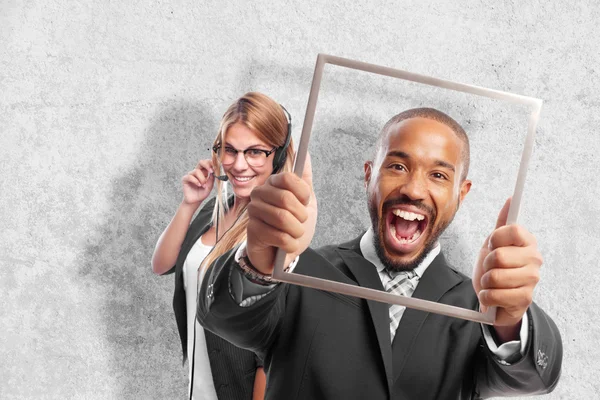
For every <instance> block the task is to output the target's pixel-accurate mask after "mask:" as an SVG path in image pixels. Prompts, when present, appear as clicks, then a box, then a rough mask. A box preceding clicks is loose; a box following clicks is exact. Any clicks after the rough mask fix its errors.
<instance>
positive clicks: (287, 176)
mask: <svg viewBox="0 0 600 400" xmlns="http://www.w3.org/2000/svg"><path fill="white" fill-rule="evenodd" d="M248 217H249V220H248V228H247V247H246V251H247V253H248V258H249V259H250V262H251V263H252V265H253V266H254V267H255V268H256V269H257V270H259V271H260V272H262V273H263V274H272V273H273V267H274V262H275V254H276V252H277V248H281V249H283V250H284V251H285V252H286V253H288V256H287V257H286V265H288V264H289V263H290V262H291V261H292V260H293V259H294V258H295V257H296V256H297V255H299V254H300V253H302V252H303V251H304V250H306V248H307V247H308V245H309V244H310V242H311V240H312V238H313V236H314V233H315V225H316V223H317V199H316V197H315V194H314V191H313V187H312V168H311V163H310V156H309V155H307V157H306V163H305V165H304V172H303V174H302V178H299V177H298V176H296V175H295V174H294V173H292V172H286V173H281V174H276V175H272V176H270V177H269V179H267V181H266V182H265V184H264V185H262V186H259V187H257V188H255V189H254V190H253V191H252V194H251V195H250V204H249V205H248Z"/></svg>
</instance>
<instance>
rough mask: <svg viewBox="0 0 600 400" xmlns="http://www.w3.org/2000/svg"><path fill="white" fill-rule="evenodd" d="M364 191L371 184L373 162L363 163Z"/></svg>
mask: <svg viewBox="0 0 600 400" xmlns="http://www.w3.org/2000/svg"><path fill="white" fill-rule="evenodd" d="M364 168H365V189H366V188H368V187H369V183H370V182H371V173H372V172H373V161H366V162H365V167H364Z"/></svg>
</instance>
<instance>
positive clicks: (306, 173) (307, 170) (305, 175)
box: [302, 152, 313, 189]
mask: <svg viewBox="0 0 600 400" xmlns="http://www.w3.org/2000/svg"><path fill="white" fill-rule="evenodd" d="M312 178H313V173H312V163H311V160H310V153H308V152H307V153H306V159H305V160H304V169H303V170H302V180H304V182H306V183H308V184H309V185H310V188H311V189H312V187H313V181H312Z"/></svg>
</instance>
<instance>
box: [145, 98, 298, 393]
mask: <svg viewBox="0 0 600 400" xmlns="http://www.w3.org/2000/svg"><path fill="white" fill-rule="evenodd" d="M290 124H291V119H290V116H289V114H287V111H285V109H284V108H283V107H282V106H281V105H279V104H278V103H277V102H275V101H274V100H273V99H271V98H270V97H268V96H266V95H264V94H261V93H256V92H251V93H247V94H245V95H244V96H242V97H240V98H239V99H238V100H237V101H235V102H234V103H233V104H232V105H231V106H230V107H229V108H228V109H227V111H226V112H225V114H224V115H223V119H222V121H221V126H220V128H219V132H218V134H217V136H216V138H215V141H214V144H213V154H212V158H211V159H205V160H201V161H200V162H199V163H198V165H197V166H196V168H194V170H193V171H190V172H189V173H188V174H187V175H185V176H184V177H183V179H182V181H183V200H182V202H181V204H180V205H179V207H178V209H177V212H176V213H175V216H174V217H173V219H172V220H171V222H170V223H169V225H168V226H167V228H166V229H165V231H164V232H163V233H162V235H161V236H160V238H159V239H158V242H157V244H156V248H155V250H154V254H153V256H152V268H153V270H154V272H155V273H157V274H160V275H164V274H168V273H173V272H174V273H175V294H174V296H173V308H174V311H175V319H176V321H177V327H178V329H179V336H180V338H181V344H182V347H183V356H184V360H185V359H186V358H187V359H188V361H189V366H190V368H189V370H190V372H189V378H190V385H189V389H190V397H193V398H194V399H197V400H198V399H211V400H212V399H219V400H234V399H235V400H237V399H240V400H242V399H244V400H247V399H263V397H264V391H265V380H266V379H265V375H264V372H263V368H262V362H261V360H260V359H258V358H257V357H256V356H255V355H254V353H252V352H250V351H247V350H243V349H239V348H237V347H235V346H233V345H232V344H230V343H229V342H227V341H225V340H223V339H221V338H219V337H218V336H216V335H214V334H212V333H211V332H209V331H204V329H203V328H202V327H201V326H200V325H199V324H198V323H197V322H196V297H197V290H198V283H199V282H201V281H202V278H203V276H204V274H205V273H206V266H209V265H210V264H211V263H212V261H214V260H215V259H216V258H217V257H219V256H220V255H222V254H223V253H225V252H227V251H228V250H231V249H232V248H234V247H235V246H237V245H238V244H240V243H241V242H242V241H244V240H245V239H246V237H245V235H246V226H247V224H248V216H247V212H246V206H247V204H248V202H249V200H250V193H251V192H252V189H253V188H255V187H256V186H259V185H262V184H263V183H264V182H265V181H266V180H267V178H268V177H269V176H270V175H271V174H273V173H277V172H281V171H291V169H292V162H293V159H294V150H293V145H292V143H291V142H292V140H291V125H290ZM226 181H227V182H228V183H227V182H226ZM215 184H216V185H215ZM228 184H230V185H231V189H232V191H233V194H232V195H231V196H228V195H227V190H228V187H227V185H228ZM214 186H216V188H215V189H216V190H215V191H216V196H215V197H213V198H212V199H211V200H210V201H206V202H205V200H206V199H207V198H208V197H209V195H210V193H211V192H212V190H213V187H214ZM204 202H205V204H203V203H204ZM202 204H203V205H202ZM201 205H202V208H201V209H200V211H199V212H198V214H197V215H196V217H195V218H194V220H193V221H192V217H193V215H194V214H195V212H196V211H197V210H198V208H199V207H200V206H201ZM190 222H191V223H190ZM194 337H195V340H194Z"/></svg>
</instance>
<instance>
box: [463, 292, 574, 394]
mask: <svg viewBox="0 0 600 400" xmlns="http://www.w3.org/2000/svg"><path fill="white" fill-rule="evenodd" d="M527 313H528V317H529V343H528V345H527V348H526V351H525V354H524V355H523V356H522V357H521V358H520V359H518V360H516V361H514V362H513V363H511V364H510V365H504V364H502V363H501V362H499V361H498V359H497V358H496V357H495V356H494V355H493V354H492V352H491V351H490V350H489V349H488V347H487V346H486V345H485V344H484V343H483V341H482V345H481V346H480V347H479V349H478V358H479V360H478V362H477V363H476V368H475V374H476V383H475V396H474V398H476V399H479V398H488V397H494V396H501V397H502V396H518V395H534V394H544V393H550V392H551V391H553V390H554V388H555V387H556V384H557V383H558V380H559V378H560V373H561V365H562V356H563V347H562V340H561V337H560V333H559V331H558V328H557V327H556V324H555V323H554V321H552V319H550V317H548V315H546V313H544V311H543V310H542V309H541V308H540V307H538V306H537V305H536V304H535V303H532V304H531V306H530V307H529V310H528V311H527Z"/></svg>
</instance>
